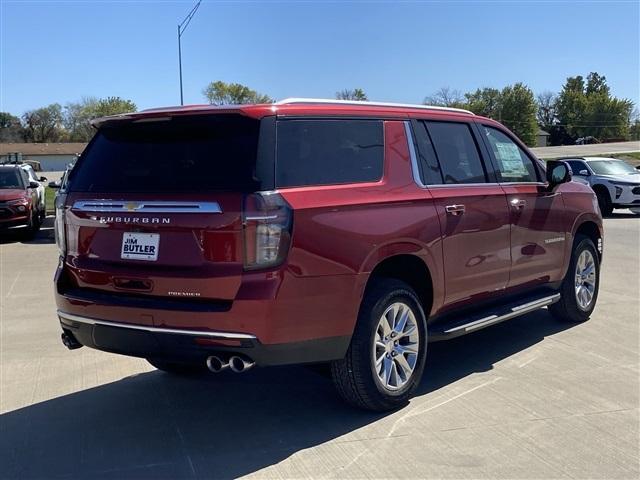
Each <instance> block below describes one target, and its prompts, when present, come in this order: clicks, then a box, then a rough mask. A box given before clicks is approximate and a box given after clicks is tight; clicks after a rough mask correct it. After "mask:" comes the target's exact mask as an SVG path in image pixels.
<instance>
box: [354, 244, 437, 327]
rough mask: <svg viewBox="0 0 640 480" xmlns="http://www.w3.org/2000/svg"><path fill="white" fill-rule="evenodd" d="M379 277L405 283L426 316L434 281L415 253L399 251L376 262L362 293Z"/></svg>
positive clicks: (431, 304) (429, 308)
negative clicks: (413, 293) (418, 301)
mask: <svg viewBox="0 0 640 480" xmlns="http://www.w3.org/2000/svg"><path fill="white" fill-rule="evenodd" d="M380 278H394V279H396V280H401V281H403V282H405V283H407V284H408V285H409V286H410V287H411V288H412V289H413V290H414V291H415V292H416V295H418V298H419V300H420V303H421V305H422V308H423V310H424V313H425V316H426V317H427V318H428V317H429V315H430V313H431V310H432V308H433V304H434V281H433V276H432V275H431V271H430V270H429V267H428V266H427V264H426V263H425V261H424V260H423V259H422V258H420V257H419V256H417V255H413V254H409V253H399V254H396V255H391V256H389V257H386V258H384V259H382V260H381V261H380V262H378V263H377V264H376V265H375V267H374V268H373V269H372V270H371V273H370V274H369V278H368V279H367V283H366V285H365V288H364V291H363V295H364V294H366V291H367V289H368V288H370V287H371V285H373V283H374V282H375V281H376V280H378V279H380Z"/></svg>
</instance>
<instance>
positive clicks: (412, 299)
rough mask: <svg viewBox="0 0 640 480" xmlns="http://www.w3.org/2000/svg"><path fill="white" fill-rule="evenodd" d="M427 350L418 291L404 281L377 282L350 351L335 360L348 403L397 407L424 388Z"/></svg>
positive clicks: (379, 408)
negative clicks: (421, 387)
mask: <svg viewBox="0 0 640 480" xmlns="http://www.w3.org/2000/svg"><path fill="white" fill-rule="evenodd" d="M426 353H427V326H426V318H425V315H424V312H423V310H422V307H421V306H420V301H419V300H418V297H417V296H416V294H415V292H414V291H413V290H412V289H411V287H409V286H408V285H407V284H406V283H404V282H401V281H398V280H394V279H381V280H376V281H375V284H373V285H372V286H371V287H370V288H368V289H367V293H366V294H365V298H364V300H363V302H362V305H361V307H360V313H359V315H358V322H357V324H356V328H355V331H354V333H353V337H352V339H351V345H350V346H349V349H348V351H347V354H346V356H345V358H344V359H342V360H338V361H335V362H333V363H332V365H331V374H332V377H333V381H334V384H335V386H336V388H337V390H338V393H339V395H340V396H341V397H342V398H343V399H344V400H345V401H347V402H348V403H350V404H352V405H354V406H357V407H359V408H364V409H367V410H373V411H386V410H392V409H395V408H398V407H400V406H402V405H404V404H405V403H406V402H407V401H408V399H409V397H410V396H411V393H412V392H413V391H414V390H415V388H416V387H417V386H418V383H419V382H420V378H421V377H422V371H423V370H424V364H425V358H426Z"/></svg>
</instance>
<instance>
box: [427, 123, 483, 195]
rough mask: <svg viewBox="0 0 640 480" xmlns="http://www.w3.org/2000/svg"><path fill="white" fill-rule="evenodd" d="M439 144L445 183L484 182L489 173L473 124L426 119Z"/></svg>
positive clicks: (434, 141) (431, 134) (436, 142)
mask: <svg viewBox="0 0 640 480" xmlns="http://www.w3.org/2000/svg"><path fill="white" fill-rule="evenodd" d="M425 123H426V126H427V130H428V132H429V135H430V136H431V141H432V142H433V146H434V147H435V151H436V154H437V156H438V161H439V163H440V170H441V171H442V177H443V179H444V183H484V182H486V174H485V171H484V167H483V165H482V160H481V159H480V154H479V153H478V147H477V146H476V142H475V141H474V139H473V135H472V134H471V130H470V128H469V126H468V125H467V124H465V123H445V122H425Z"/></svg>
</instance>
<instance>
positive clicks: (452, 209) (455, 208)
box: [444, 205, 465, 215]
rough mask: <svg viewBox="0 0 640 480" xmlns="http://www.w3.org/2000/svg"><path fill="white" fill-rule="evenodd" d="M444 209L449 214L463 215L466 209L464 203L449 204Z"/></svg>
mask: <svg viewBox="0 0 640 480" xmlns="http://www.w3.org/2000/svg"><path fill="white" fill-rule="evenodd" d="M444 209H445V211H446V212H447V213H448V214H449V215H462V214H463V213H464V211H465V207H464V205H447V206H446V207H444Z"/></svg>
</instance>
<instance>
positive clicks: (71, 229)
mask: <svg viewBox="0 0 640 480" xmlns="http://www.w3.org/2000/svg"><path fill="white" fill-rule="evenodd" d="M95 126H96V127H97V128H98V132H97V134H96V135H95V137H94V139H93V140H92V141H91V143H90V144H89V146H88V147H87V149H86V150H85V152H84V153H83V154H82V156H81V157H80V158H79V160H78V162H77V164H76V166H75V167H74V169H73V170H72V171H71V172H70V174H69V176H68V179H67V185H66V186H65V187H64V188H63V189H62V191H61V194H60V195H59V197H58V205H57V219H56V234H57V239H58V245H59V247H60V263H59V266H58V270H57V272H56V276H55V291H56V302H57V307H58V316H59V318H60V322H61V325H62V329H63V332H64V333H63V341H64V342H65V344H66V345H67V346H68V347H70V348H75V347H79V346H81V345H87V346H90V347H93V348H97V349H100V350H105V351H109V352H115V353H121V354H125V355H134V356H138V357H144V358H147V359H148V360H149V362H151V364H153V365H154V366H156V367H157V368H159V369H161V370H166V371H170V372H188V371H192V370H194V369H202V368H204V366H205V365H206V366H207V367H208V368H209V369H210V370H212V371H214V372H219V371H221V370H224V369H226V368H229V369H231V370H233V371H236V372H240V371H243V370H246V369H248V368H250V367H251V366H253V365H254V364H256V365H259V366H267V365H281V364H294V363H321V362H327V363H330V365H331V371H332V375H333V378H334V381H335V384H336V386H337V389H338V391H339V392H340V394H341V396H342V397H344V398H345V399H346V400H347V401H349V402H351V403H353V404H356V405H358V406H361V407H364V408H369V409H373V410H385V409H391V408H394V407H397V406H399V405H401V404H403V403H404V402H406V400H407V398H408V397H409V396H410V394H411V392H412V391H413V390H414V388H415V387H416V385H417V383H418V382H419V380H420V377H421V375H422V371H423V369H424V366H425V358H426V350H427V343H428V342H429V341H434V340H444V339H448V338H453V337H456V336H459V335H463V334H466V333H470V332H473V331H476V330H479V329H481V328H484V327H486V326H489V325H493V324H496V323H498V322H501V321H504V320H508V319H511V318H514V317H516V316H519V315H522V314H525V313H527V312H531V311H533V310H536V309H539V308H542V307H545V306H549V307H550V310H551V312H552V313H553V314H554V315H555V316H556V317H558V318H560V319H562V320H567V321H572V322H580V321H584V320H586V319H587V318H589V316H590V314H591V312H592V311H593V309H594V307H595V304H596V299H597V295H598V283H599V268H600V261H601V256H602V220H601V216H600V213H599V210H598V204H597V201H596V197H595V195H594V193H593V191H592V190H591V189H590V188H589V187H587V186H584V185H581V184H579V183H574V182H571V181H570V180H571V174H570V170H569V168H568V166H567V165H566V164H565V163H563V162H548V164H547V168H546V170H545V168H544V166H543V165H542V164H541V163H540V162H539V161H537V159H536V158H535V157H534V156H533V155H532V154H531V153H530V152H529V150H528V149H527V148H526V147H525V146H524V145H523V144H522V143H521V142H520V141H519V140H518V139H517V138H516V137H515V136H514V135H513V134H511V133H510V132H509V131H508V130H507V129H505V128H504V127H503V126H502V125H500V124H499V123H497V122H495V121H492V120H490V119H487V118H483V117H479V116H476V115H473V114H472V113H470V112H467V111H464V110H456V109H445V108H437V107H424V106H407V105H393V104H374V103H349V102H339V101H325V100H309V99H292V100H286V101H282V102H279V103H276V104H273V105H247V106H233V107H212V106H190V107H172V108H164V109H156V110H147V111H143V112H140V113H133V114H130V115H121V116H115V117H107V118H104V119H100V120H98V121H96V122H95Z"/></svg>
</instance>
